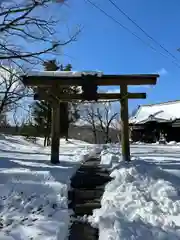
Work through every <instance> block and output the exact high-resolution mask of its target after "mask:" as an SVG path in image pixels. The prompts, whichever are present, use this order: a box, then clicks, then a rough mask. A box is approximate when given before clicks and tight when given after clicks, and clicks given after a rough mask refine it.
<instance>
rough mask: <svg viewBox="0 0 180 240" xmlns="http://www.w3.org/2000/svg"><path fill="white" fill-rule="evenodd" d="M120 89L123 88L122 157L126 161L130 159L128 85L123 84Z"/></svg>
mask: <svg viewBox="0 0 180 240" xmlns="http://www.w3.org/2000/svg"><path fill="white" fill-rule="evenodd" d="M120 89H121V96H122V98H121V100H120V102H121V146H122V158H123V160H124V161H130V147H129V121H128V118H129V116H128V96H127V92H128V91H127V90H128V89H127V85H121V86H120Z"/></svg>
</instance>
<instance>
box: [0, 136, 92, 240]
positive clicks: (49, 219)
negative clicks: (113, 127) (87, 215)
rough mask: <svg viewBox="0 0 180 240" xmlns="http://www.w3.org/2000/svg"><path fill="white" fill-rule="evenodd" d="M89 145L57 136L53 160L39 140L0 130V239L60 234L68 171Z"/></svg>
mask: <svg viewBox="0 0 180 240" xmlns="http://www.w3.org/2000/svg"><path fill="white" fill-rule="evenodd" d="M93 148H94V147H93V145H89V144H86V143H84V142H81V141H75V140H70V141H69V143H66V142H65V141H63V140H61V148H60V164H59V165H57V166H54V165H51V164H50V160H49V159H50V149H49V147H48V148H44V147H43V140H41V139H39V140H38V141H37V144H33V143H30V142H28V141H26V140H25V139H24V138H23V137H17V136H14V137H13V136H4V135H0V239H1V240H26V239H31V240H32V239H33V240H42V239H43V240H65V239H66V236H67V234H68V227H69V213H68V200H67V193H68V187H69V183H70V177H71V176H72V174H73V173H74V172H75V171H76V169H77V167H78V166H79V164H80V163H81V161H83V160H84V159H85V158H86V157H87V156H88V154H89V153H90V152H92V151H91V150H92V149H93Z"/></svg>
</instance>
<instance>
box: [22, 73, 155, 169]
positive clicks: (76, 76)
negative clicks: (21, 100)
mask: <svg viewBox="0 0 180 240" xmlns="http://www.w3.org/2000/svg"><path fill="white" fill-rule="evenodd" d="M95 73H96V76H95V75H94V74H95ZM84 74H86V75H87V76H89V75H91V76H92V75H94V76H93V83H95V84H96V85H97V86H120V93H97V98H98V99H105V100H113V99H114V100H116V99H118V100H120V104H121V124H122V125H121V145H122V158H123V160H125V161H130V144H129V123H128V118H129V117H128V99H145V98H146V93H129V92H128V85H155V84H156V81H157V78H158V77H159V75H158V74H131V75H105V74H99V73H98V72H89V73H88V72H72V71H69V72H63V71H56V72H55V71H42V72H39V71H35V72H30V73H28V74H26V75H23V76H22V81H23V83H24V85H25V86H31V87H37V89H38V95H39V100H45V99H47V100H48V99H49V100H50V99H51V103H52V128H51V138H52V141H51V163H54V164H55V163H59V146H60V143H59V139H60V124H59V122H60V108H59V102H60V101H70V100H84V97H83V95H82V94H67V93H60V87H62V86H66V87H67V86H83V85H84V83H85V82H84V81H85V79H86V78H85V77H84ZM86 80H89V79H88V78H87V79H86ZM86 82H87V81H86ZM89 84H91V83H90V82H89Z"/></svg>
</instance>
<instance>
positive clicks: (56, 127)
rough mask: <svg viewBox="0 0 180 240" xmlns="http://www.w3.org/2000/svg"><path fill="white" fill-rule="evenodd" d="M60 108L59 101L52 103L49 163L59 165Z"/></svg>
mask: <svg viewBox="0 0 180 240" xmlns="http://www.w3.org/2000/svg"><path fill="white" fill-rule="evenodd" d="M59 141H60V106H59V101H57V100H53V102H52V126H51V163H52V164H57V163H59V147H60V143H59Z"/></svg>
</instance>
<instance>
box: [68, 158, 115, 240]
mask: <svg viewBox="0 0 180 240" xmlns="http://www.w3.org/2000/svg"><path fill="white" fill-rule="evenodd" d="M99 163H100V159H99V158H91V159H89V160H88V161H86V162H85V163H84V164H83V165H82V166H81V167H80V168H79V170H78V171H77V172H76V174H75V175H74V176H73V177H72V179H71V190H70V191H69V193H68V194H69V209H72V210H73V212H74V215H73V216H72V225H71V228H70V236H69V240H97V239H98V235H99V234H98V229H95V228H93V227H92V226H91V225H90V224H89V223H87V222H84V221H82V220H79V219H80V217H83V216H84V215H92V213H93V210H94V209H96V208H100V207H101V204H100V201H101V197H102V195H103V192H104V187H105V184H107V183H108V182H109V181H110V180H111V177H110V176H109V172H108V171H107V170H104V169H102V168H101V167H100V165H99Z"/></svg>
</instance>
